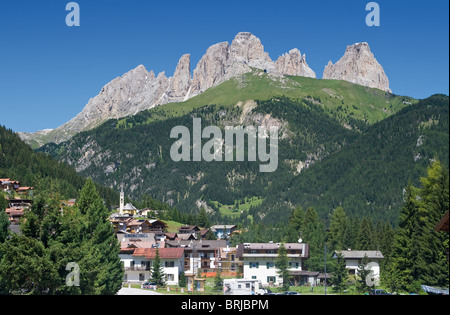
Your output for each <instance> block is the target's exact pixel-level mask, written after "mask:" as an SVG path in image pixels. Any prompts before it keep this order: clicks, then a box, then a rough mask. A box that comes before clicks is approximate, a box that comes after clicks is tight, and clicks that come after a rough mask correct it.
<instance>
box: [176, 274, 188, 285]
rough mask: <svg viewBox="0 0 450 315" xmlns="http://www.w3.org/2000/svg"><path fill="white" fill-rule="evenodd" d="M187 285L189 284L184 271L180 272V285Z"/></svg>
mask: <svg viewBox="0 0 450 315" xmlns="http://www.w3.org/2000/svg"><path fill="white" fill-rule="evenodd" d="M186 285H187V279H186V275H185V274H184V271H182V272H181V273H180V276H179V280H178V286H179V287H180V288H185V287H186Z"/></svg>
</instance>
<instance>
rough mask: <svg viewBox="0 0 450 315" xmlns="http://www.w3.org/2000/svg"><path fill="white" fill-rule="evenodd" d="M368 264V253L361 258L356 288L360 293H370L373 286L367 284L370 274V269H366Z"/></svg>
mask: <svg viewBox="0 0 450 315" xmlns="http://www.w3.org/2000/svg"><path fill="white" fill-rule="evenodd" d="M368 264H369V258H368V257H367V254H366V255H364V258H363V259H362V260H361V263H360V264H359V265H358V278H357V280H356V288H357V289H358V291H359V292H360V293H368V292H369V291H370V288H371V287H369V286H368V285H367V277H368V276H369V274H370V269H366V268H367V265H368Z"/></svg>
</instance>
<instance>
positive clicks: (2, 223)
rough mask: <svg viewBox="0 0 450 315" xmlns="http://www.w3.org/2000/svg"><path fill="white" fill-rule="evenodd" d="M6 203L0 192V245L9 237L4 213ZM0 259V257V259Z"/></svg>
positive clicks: (6, 218)
mask: <svg viewBox="0 0 450 315" xmlns="http://www.w3.org/2000/svg"><path fill="white" fill-rule="evenodd" d="M7 206H8V203H7V201H6V199H5V196H4V194H3V192H0V244H1V243H3V242H5V241H6V239H7V238H8V235H9V230H8V227H9V218H8V215H7V214H6V212H5V209H6V207H7ZM0 259H1V257H0Z"/></svg>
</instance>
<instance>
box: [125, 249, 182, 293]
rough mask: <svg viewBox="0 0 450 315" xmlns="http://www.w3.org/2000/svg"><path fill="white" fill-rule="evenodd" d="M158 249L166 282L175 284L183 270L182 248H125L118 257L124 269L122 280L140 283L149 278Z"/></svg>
mask: <svg viewBox="0 0 450 315" xmlns="http://www.w3.org/2000/svg"><path fill="white" fill-rule="evenodd" d="M157 250H159V257H160V261H161V265H162V266H163V270H164V275H165V276H166V284H168V285H177V284H178V281H179V275H180V273H181V272H183V270H184V248H159V249H156V248H126V249H122V250H121V252H120V254H119V257H120V259H121V261H122V262H123V266H124V269H125V275H124V281H125V282H136V283H142V282H145V281H148V280H151V270H152V266H153V260H154V259H155V257H156V251H157Z"/></svg>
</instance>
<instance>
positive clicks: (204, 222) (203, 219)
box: [196, 207, 210, 228]
mask: <svg viewBox="0 0 450 315" xmlns="http://www.w3.org/2000/svg"><path fill="white" fill-rule="evenodd" d="M196 222H197V225H198V226H199V227H202V228H209V227H210V223H209V219H208V214H207V213H206V210H205V208H204V207H202V208H201V210H200V212H199V214H198V216H197V220H196Z"/></svg>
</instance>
